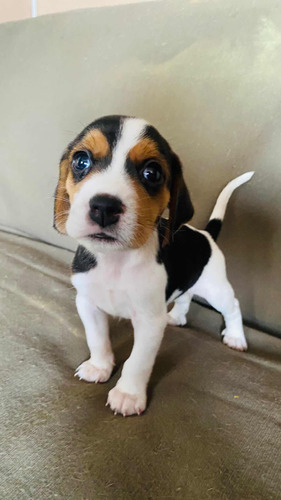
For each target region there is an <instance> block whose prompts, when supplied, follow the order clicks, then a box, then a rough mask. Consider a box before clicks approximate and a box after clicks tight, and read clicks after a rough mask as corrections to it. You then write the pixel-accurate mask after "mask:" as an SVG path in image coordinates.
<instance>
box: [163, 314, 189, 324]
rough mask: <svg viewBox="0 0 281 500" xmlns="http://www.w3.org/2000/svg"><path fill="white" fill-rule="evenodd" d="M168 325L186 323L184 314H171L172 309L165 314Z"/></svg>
mask: <svg viewBox="0 0 281 500" xmlns="http://www.w3.org/2000/svg"><path fill="white" fill-rule="evenodd" d="M167 316H168V325H174V326H184V325H186V315H185V314H177V315H175V314H173V313H172V311H171V312H169V313H168V314H167Z"/></svg>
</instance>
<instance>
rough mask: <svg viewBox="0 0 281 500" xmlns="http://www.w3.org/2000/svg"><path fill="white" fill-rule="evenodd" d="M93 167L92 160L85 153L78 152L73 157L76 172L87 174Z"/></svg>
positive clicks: (73, 166)
mask: <svg viewBox="0 0 281 500" xmlns="http://www.w3.org/2000/svg"><path fill="white" fill-rule="evenodd" d="M90 166H91V158H90V157H89V155H88V154H87V153H86V152H85V151H78V152H77V153H75V155H74V156H73V160H72V168H73V170H74V172H77V173H86V170H88V169H89V168H90Z"/></svg>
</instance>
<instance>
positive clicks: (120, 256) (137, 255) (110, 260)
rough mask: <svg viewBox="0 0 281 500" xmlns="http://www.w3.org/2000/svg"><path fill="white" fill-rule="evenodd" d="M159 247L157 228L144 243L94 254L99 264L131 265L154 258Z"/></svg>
mask: <svg viewBox="0 0 281 500" xmlns="http://www.w3.org/2000/svg"><path fill="white" fill-rule="evenodd" d="M158 247H159V242H158V233H157V229H155V230H154V231H153V233H152V234H151V235H150V236H149V238H148V240H147V241H146V242H145V244H144V245H142V246H141V247H138V248H132V249H127V250H115V251H114V250H113V251H111V252H97V253H96V254H95V256H96V258H97V261H98V263H99V264H100V265H105V266H107V267H108V266H112V265H114V266H119V267H123V266H126V267H131V266H132V267H133V266H135V265H138V264H141V263H143V262H144V263H147V262H148V261H150V260H152V259H153V260H155V259H156V256H157V251H158Z"/></svg>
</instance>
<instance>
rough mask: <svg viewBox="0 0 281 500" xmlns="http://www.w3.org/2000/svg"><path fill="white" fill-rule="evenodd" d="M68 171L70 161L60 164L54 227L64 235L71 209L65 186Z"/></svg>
mask: <svg viewBox="0 0 281 500" xmlns="http://www.w3.org/2000/svg"><path fill="white" fill-rule="evenodd" d="M68 171H69V167H68V160H67V159H65V160H62V161H61V163H60V175H59V182H58V185H57V189H56V194H55V206H54V226H55V228H56V229H57V230H58V231H59V232H60V233H64V234H65V232H66V230H65V223H66V221H67V217H68V212H69V208H70V203H69V196H68V194H67V191H66V186H65V184H66V179H67V175H68Z"/></svg>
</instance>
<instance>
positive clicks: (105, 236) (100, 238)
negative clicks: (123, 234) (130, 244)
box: [88, 233, 117, 242]
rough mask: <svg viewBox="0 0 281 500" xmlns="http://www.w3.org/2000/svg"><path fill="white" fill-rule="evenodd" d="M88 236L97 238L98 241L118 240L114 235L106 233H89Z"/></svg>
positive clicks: (93, 238)
mask: <svg viewBox="0 0 281 500" xmlns="http://www.w3.org/2000/svg"><path fill="white" fill-rule="evenodd" d="M88 238H91V239H92V240H97V241H107V242H114V241H117V238H114V237H113V236H109V235H108V234H106V233H95V234H89V235H88Z"/></svg>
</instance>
